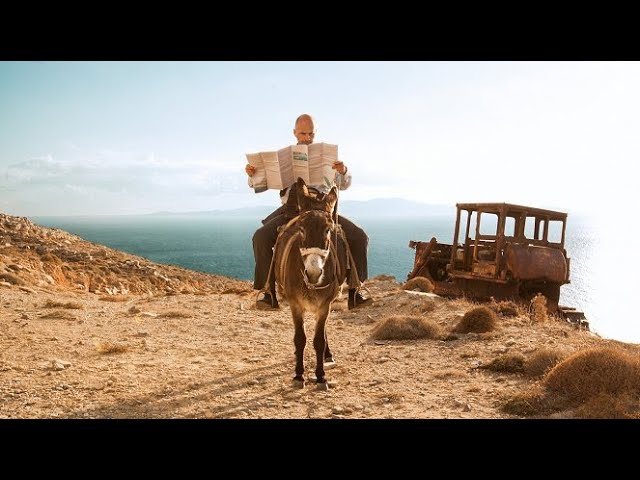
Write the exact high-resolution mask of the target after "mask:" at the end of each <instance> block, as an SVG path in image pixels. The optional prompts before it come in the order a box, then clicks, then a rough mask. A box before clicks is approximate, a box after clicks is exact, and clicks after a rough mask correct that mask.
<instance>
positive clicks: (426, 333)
mask: <svg viewBox="0 0 640 480" xmlns="http://www.w3.org/2000/svg"><path fill="white" fill-rule="evenodd" d="M443 335H444V332H443V330H442V327H441V326H440V325H438V324H437V323H435V322H434V321H433V320H429V319H427V318H423V317H414V316H407V315H392V316H390V317H387V318H385V319H383V320H382V321H381V322H380V323H379V324H378V325H376V327H375V328H374V329H373V330H372V332H371V337H372V338H373V339H375V340H416V339H419V338H429V339H434V340H437V339H441V338H442V337H443Z"/></svg>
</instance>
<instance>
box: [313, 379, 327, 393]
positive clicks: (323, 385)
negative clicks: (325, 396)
mask: <svg viewBox="0 0 640 480" xmlns="http://www.w3.org/2000/svg"><path fill="white" fill-rule="evenodd" d="M316 390H320V391H321V392H326V391H327V390H329V382H327V381H326V380H325V381H324V382H318V383H316Z"/></svg>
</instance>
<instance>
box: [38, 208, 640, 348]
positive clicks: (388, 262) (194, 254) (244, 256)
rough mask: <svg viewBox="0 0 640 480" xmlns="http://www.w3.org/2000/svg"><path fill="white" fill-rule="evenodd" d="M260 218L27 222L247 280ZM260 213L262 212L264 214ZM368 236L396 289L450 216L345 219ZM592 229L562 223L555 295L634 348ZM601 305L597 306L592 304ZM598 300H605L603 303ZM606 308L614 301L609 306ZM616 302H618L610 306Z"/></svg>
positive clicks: (635, 339) (373, 264)
mask: <svg viewBox="0 0 640 480" xmlns="http://www.w3.org/2000/svg"><path fill="white" fill-rule="evenodd" d="M263 213H264V212H262V211H260V210H257V211H253V212H250V213H247V214H246V215H242V214H239V213H238V212H236V213H235V214H232V215H225V214H224V212H218V214H216V215H203V214H201V213H200V214H188V213H184V214H154V215H119V216H82V217H44V216H43V217H40V216H34V217H30V218H31V220H32V221H34V223H36V224H38V225H41V226H45V227H51V228H60V229H62V230H65V231H68V232H70V233H73V234H75V235H78V236H79V237H81V238H83V239H85V240H88V241H91V242H94V243H97V244H101V245H105V246H107V247H110V248H113V249H116V250H120V251H123V252H127V253H131V254H134V255H139V256H141V257H145V258H147V259H149V260H151V261H153V262H156V263H161V264H167V265H176V266H180V267H183V268H187V269H190V270H195V271H200V272H205V273H213V274H218V275H224V276H227V277H231V278H237V279H240V280H252V279H253V271H254V259H253V249H252V244H251V239H252V236H253V233H254V231H255V230H256V229H257V228H258V227H260V225H261V223H260V220H261V219H262V218H263V217H264V215H263ZM267 213H268V212H267ZM346 216H347V217H348V218H350V219H351V220H352V221H356V223H358V224H359V225H360V226H361V227H362V228H364V230H365V231H366V232H367V234H368V235H369V253H368V262H369V277H375V276H377V275H381V274H387V275H392V276H394V277H395V279H396V280H397V281H398V282H404V281H405V280H406V278H407V275H408V273H409V272H410V271H411V270H412V268H413V260H414V254H415V251H414V250H413V249H411V248H409V241H410V240H421V241H428V240H430V239H431V237H436V238H437V239H438V241H441V242H443V243H451V242H452V239H453V228H454V220H453V218H454V217H453V216H452V215H449V214H445V213H444V212H443V213H441V212H438V213H437V214H436V213H434V214H432V215H429V216H405V217H383V218H372V217H370V216H361V217H357V216H355V215H354V216H351V215H348V214H347V215H346ZM597 241H598V235H597V229H596V228H595V227H594V226H593V225H592V224H591V223H590V222H589V221H588V220H587V219H584V218H571V217H569V220H568V222H567V232H566V242H565V248H566V250H567V253H568V256H569V258H570V262H571V263H570V280H571V283H569V284H567V285H564V286H562V287H561V290H560V292H561V293H560V303H561V304H562V305H566V306H570V307H575V308H576V309H578V310H581V311H583V312H585V315H586V317H587V320H588V321H589V322H590V327H591V330H592V331H594V332H595V333H597V334H599V335H601V336H603V337H606V338H613V339H616V340H620V341H625V342H632V343H640V331H638V330H637V329H636V330H634V329H633V328H629V327H632V326H633V325H625V324H624V323H621V322H620V321H617V320H619V319H617V318H605V316H604V315H601V313H600V312H606V311H607V310H608V308H607V305H603V304H596V303H595V300H594V295H593V292H594V289H595V288H596V283H597V282H596V277H597V275H598V271H597V268H596V267H597V265H598V264H599V262H598V261H597V259H596V258H595V254H596V248H595V245H596V244H597ZM597 301H598V302H600V303H602V302H603V299H602V298H598V300H597ZM605 301H606V300H605ZM611 301H614V300H613V299H611ZM618 301H619V299H618Z"/></svg>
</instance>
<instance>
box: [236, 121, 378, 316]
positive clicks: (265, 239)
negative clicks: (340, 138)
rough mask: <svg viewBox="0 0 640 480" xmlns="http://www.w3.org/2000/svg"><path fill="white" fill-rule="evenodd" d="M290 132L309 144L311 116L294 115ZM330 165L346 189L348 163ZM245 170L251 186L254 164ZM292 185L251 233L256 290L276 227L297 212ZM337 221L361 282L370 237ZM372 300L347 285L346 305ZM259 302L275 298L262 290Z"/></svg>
mask: <svg viewBox="0 0 640 480" xmlns="http://www.w3.org/2000/svg"><path fill="white" fill-rule="evenodd" d="M293 135H294V136H295V137H296V140H297V141H298V145H310V144H312V143H313V140H314V138H315V135H316V127H315V123H314V121H313V118H312V117H311V116H310V115H308V114H302V115H300V116H299V117H298V118H297V119H296V123H295V127H294V129H293ZM333 169H334V170H336V172H337V174H338V175H337V176H336V177H337V178H336V183H337V185H338V187H339V189H340V190H346V189H347V188H349V186H350V185H351V174H350V173H348V169H347V166H346V165H345V164H344V163H343V162H341V161H336V162H334V163H333ZM245 172H246V173H247V175H249V186H251V187H252V186H253V182H252V179H251V177H252V176H253V174H254V173H255V167H254V166H253V165H251V164H247V166H246V167H245ZM310 187H313V188H315V189H317V190H319V191H320V192H322V193H325V194H326V193H328V192H329V188H328V187H327V186H326V185H310ZM292 188H295V184H294V185H292V186H289V187H288V188H285V189H284V190H281V191H280V201H281V202H282V205H281V206H280V207H279V208H278V209H277V210H275V211H274V212H273V213H271V214H270V215H269V216H268V217H267V218H265V219H264V220H263V221H262V223H263V225H262V227H260V228H259V229H258V230H256V233H255V234H254V235H253V255H254V258H255V261H256V268H255V276H254V282H253V288H254V289H256V290H260V289H262V288H263V287H264V286H265V283H266V281H267V275H268V274H269V267H270V265H271V258H272V256H273V246H274V245H275V243H276V239H277V238H278V227H279V226H281V225H284V224H285V223H287V222H288V221H289V220H290V219H291V218H292V216H294V215H296V214H297V212H296V210H297V205H296V196H295V193H294V192H292ZM338 223H339V224H340V225H341V226H342V229H343V230H344V232H345V234H346V236H347V243H348V244H349V248H350V250H351V254H352V255H353V259H354V262H355V267H356V271H357V272H358V278H359V279H360V281H361V282H364V281H365V280H366V279H367V277H368V270H367V247H368V244H369V237H367V234H366V233H365V232H364V230H362V228H360V227H359V226H357V225H356V224H354V223H352V222H351V221H349V220H348V219H346V218H344V217H343V216H341V215H338ZM352 268H353V266H352ZM371 302H372V300H371V299H370V298H364V297H363V296H362V295H361V294H360V293H359V292H356V289H354V288H352V289H349V300H348V306H349V309H352V308H356V307H359V306H362V305H367V304H370V303H371ZM259 303H262V304H263V305H267V306H269V307H277V301H276V302H274V301H273V299H272V298H271V295H269V294H268V293H265V295H264V297H263V298H262V299H261V300H260V301H259Z"/></svg>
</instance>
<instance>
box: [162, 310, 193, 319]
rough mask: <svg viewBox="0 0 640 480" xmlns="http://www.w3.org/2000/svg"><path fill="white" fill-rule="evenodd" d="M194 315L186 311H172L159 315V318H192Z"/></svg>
mask: <svg viewBox="0 0 640 480" xmlns="http://www.w3.org/2000/svg"><path fill="white" fill-rule="evenodd" d="M192 316H193V315H192V314H191V313H190V312H186V311H184V310H171V311H169V312H163V313H161V314H160V315H158V318H191V317H192Z"/></svg>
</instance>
